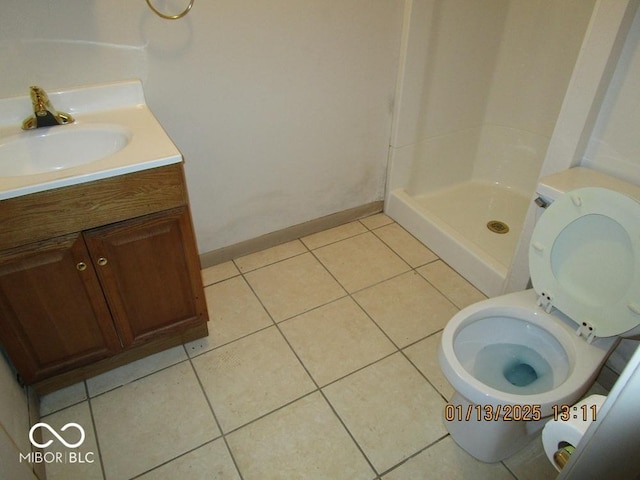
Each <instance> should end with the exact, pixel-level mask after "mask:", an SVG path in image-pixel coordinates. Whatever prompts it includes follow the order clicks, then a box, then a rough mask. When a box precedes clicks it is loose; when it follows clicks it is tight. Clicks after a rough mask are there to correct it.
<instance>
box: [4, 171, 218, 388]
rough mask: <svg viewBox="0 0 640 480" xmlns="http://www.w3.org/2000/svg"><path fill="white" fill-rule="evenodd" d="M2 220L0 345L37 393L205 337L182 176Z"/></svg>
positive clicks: (143, 181) (32, 200) (148, 175)
mask: <svg viewBox="0 0 640 480" xmlns="http://www.w3.org/2000/svg"><path fill="white" fill-rule="evenodd" d="M88 192H97V194H96V195H95V196H93V197H90V196H88ZM70 206H74V208H71V210H70V209H69V208H70ZM27 207H28V208H27ZM34 208H35V211H36V213H37V214H36V213H33V209H34ZM21 211H30V212H31V216H30V220H34V219H36V218H37V221H33V222H31V221H30V222H27V223H25V222H24V221H23V219H22V218H21V217H20V212H21ZM74 211H76V212H78V213H77V222H76V223H74V218H75V217H74ZM109 212H111V213H109ZM2 218H4V219H5V220H7V221H6V222H4V226H5V227H6V229H5V230H4V233H2V235H0V238H1V239H2V241H0V345H2V347H3V348H4V349H5V350H6V352H7V353H8V355H9V357H10V359H11V360H12V362H13V364H14V366H15V367H16V369H17V371H18V374H19V376H20V378H21V379H22V381H23V382H24V383H26V384H34V386H35V388H36V391H38V392H39V393H46V392H49V391H52V390H56V389H59V388H62V387H64V386H66V385H69V384H72V383H75V382H77V381H79V380H82V379H84V378H87V377H90V376H92V375H96V374H98V373H102V372H104V371H107V370H109V369H111V368H115V367H117V366H120V365H123V364H125V363H128V362H131V361H133V360H137V359H139V358H142V357H144V356H147V355H150V354H152V353H156V352H158V351H161V350H164V349H167V348H170V347H172V346H174V345H178V344H181V343H185V342H187V341H190V340H194V339H196V338H199V337H203V336H206V335H207V333H208V330H207V325H206V324H207V320H208V313H207V305H206V301H205V298H204V290H203V286H202V278H201V276H200V261H199V257H198V251H197V247H196V241H195V236H194V233H193V226H192V224H191V215H190V212H189V207H188V203H187V198H186V185H185V182H184V173H183V170H182V165H170V166H167V167H160V168H157V169H152V170H148V171H142V172H138V173H132V174H128V175H124V176H122V177H114V178H110V179H105V180H100V181H96V182H92V183H90V184H83V185H81V186H74V187H65V188H60V189H57V190H51V191H47V192H44V193H43V194H34V196H33V197H32V196H25V197H20V198H17V199H11V200H9V201H2V202H0V219H2ZM49 219H51V221H49ZM27 224H28V225H29V228H28V229H27V228H26V227H25V225H27ZM74 226H77V227H78V228H77V230H76V231H73V230H72V229H73V227H74ZM52 232H55V233H57V235H56V236H55V237H53V238H48V237H47V235H49V234H51V233H52ZM30 237H31V238H34V240H32V243H26V240H27V239H28V238H30ZM2 242H4V243H2Z"/></svg>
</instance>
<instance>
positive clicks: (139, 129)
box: [0, 80, 182, 201]
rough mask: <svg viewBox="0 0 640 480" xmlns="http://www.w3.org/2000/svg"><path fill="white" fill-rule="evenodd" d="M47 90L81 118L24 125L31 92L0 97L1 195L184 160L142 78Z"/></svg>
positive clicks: (0, 197)
mask: <svg viewBox="0 0 640 480" xmlns="http://www.w3.org/2000/svg"><path fill="white" fill-rule="evenodd" d="M27 89H28V87H25V91H27ZM45 89H46V86H45ZM47 93H48V94H49V100H51V103H52V105H53V106H54V108H56V109H58V110H59V111H62V112H69V113H70V114H72V115H73V117H74V118H75V120H76V122H75V123H73V124H68V125H55V126H53V127H43V128H38V129H35V130H29V131H24V130H22V129H21V128H20V127H21V125H22V121H23V120H24V119H25V118H26V117H28V116H29V115H33V109H32V105H31V100H30V98H29V97H28V96H27V95H25V96H22V97H12V98H0V201H2V200H6V199H9V198H14V197H19V196H22V195H28V194H31V193H37V192H42V191H45V190H50V189H53V188H60V187H66V186H69V185H76V184H79V183H86V182H92V181H96V180H101V179H104V178H109V177H114V176H117V175H126V174H129V173H133V172H137V171H140V170H146V169H149V168H156V167H161V166H165V165H169V164H172V163H180V162H182V155H180V152H179V151H178V149H177V148H176V146H175V145H174V144H173V142H172V141H171V139H170V138H169V137H168V136H167V134H166V132H165V131H164V129H163V128H162V126H161V125H160V124H159V123H158V120H157V119H156V118H155V116H154V115H153V113H152V112H151V110H149V107H148V106H147V104H146V102H145V98H144V92H143V90H142V83H141V82H140V81H139V80H131V81H125V82H113V83H106V84H101V85H91V86H87V87H80V88H75V89H70V90H64V91H59V92H52V91H48V92H47Z"/></svg>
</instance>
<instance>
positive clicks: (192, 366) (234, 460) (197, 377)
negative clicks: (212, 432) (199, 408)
mask: <svg viewBox="0 0 640 480" xmlns="http://www.w3.org/2000/svg"><path fill="white" fill-rule="evenodd" d="M189 364H190V365H191V369H192V371H193V373H194V375H195V376H196V380H197V381H198V385H200V390H201V391H202V394H203V395H204V398H205V400H206V401H207V405H209V410H210V411H211V415H213V419H214V421H215V422H216V425H217V426H218V430H219V431H220V437H217V438H214V439H213V440H211V442H213V441H215V440H217V439H218V438H222V441H223V442H224V444H225V446H226V447H227V451H228V452H229V455H230V456H231V461H232V462H233V465H234V466H235V467H236V471H237V472H238V475H239V476H240V480H242V479H243V478H244V477H243V475H242V472H241V471H240V466H239V465H238V462H237V461H236V457H235V456H234V455H233V451H232V450H231V447H230V446H229V441H228V440H227V434H228V433H229V432H226V433H225V431H224V430H223V429H222V425H221V423H220V420H218V416H217V415H216V412H215V409H214V408H213V404H212V403H211V400H210V399H209V395H207V391H206V389H205V388H204V385H203V384H202V380H201V379H200V376H199V375H198V370H196V367H195V365H194V364H193V362H192V361H191V358H189ZM201 446H202V445H201ZM198 448H200V447H198Z"/></svg>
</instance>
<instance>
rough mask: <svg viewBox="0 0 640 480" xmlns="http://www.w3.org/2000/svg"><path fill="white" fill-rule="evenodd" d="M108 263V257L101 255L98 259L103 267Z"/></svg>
mask: <svg viewBox="0 0 640 480" xmlns="http://www.w3.org/2000/svg"><path fill="white" fill-rule="evenodd" d="M106 264H107V259H106V258H104V257H100V258H99V259H98V265H100V266H101V267H104V266H105V265H106Z"/></svg>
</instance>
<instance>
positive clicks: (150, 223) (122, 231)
mask: <svg viewBox="0 0 640 480" xmlns="http://www.w3.org/2000/svg"><path fill="white" fill-rule="evenodd" d="M84 235H85V241H86V242H87V246H88V248H89V251H90V254H91V257H92V259H93V261H94V264H95V265H96V267H95V268H96V272H97V274H98V277H99V279H100V283H101V284H102V289H103V292H104V294H105V297H106V298H107V303H108V304H109V307H110V309H111V313H112V315H113V319H114V322H115V325H116V328H117V329H118V333H119V334H120V338H121V339H122V342H123V344H124V346H125V347H129V346H132V345H137V344H140V343H144V342H146V341H148V340H151V339H153V338H156V337H158V336H162V335H169V334H173V333H175V332H177V331H179V330H181V329H182V328H184V327H185V326H189V325H195V324H197V323H201V322H204V321H206V318H207V315H206V304H205V299H204V298H203V290H202V278H201V276H200V261H199V258H198V253H197V250H196V244H195V238H194V235H193V229H192V227H191V219H190V216H189V211H188V210H187V209H186V208H177V209H173V210H168V211H165V212H161V213H158V214H153V215H147V216H144V217H140V218H137V219H133V220H129V221H125V222H121V223H118V224H114V225H109V226H106V227H101V228H97V229H94V230H90V231H87V232H85V233H84Z"/></svg>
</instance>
